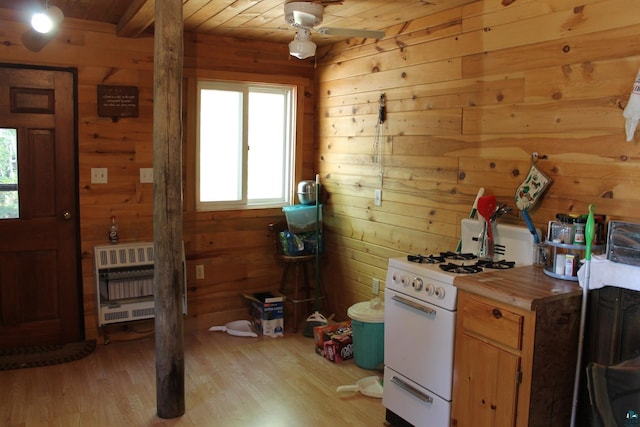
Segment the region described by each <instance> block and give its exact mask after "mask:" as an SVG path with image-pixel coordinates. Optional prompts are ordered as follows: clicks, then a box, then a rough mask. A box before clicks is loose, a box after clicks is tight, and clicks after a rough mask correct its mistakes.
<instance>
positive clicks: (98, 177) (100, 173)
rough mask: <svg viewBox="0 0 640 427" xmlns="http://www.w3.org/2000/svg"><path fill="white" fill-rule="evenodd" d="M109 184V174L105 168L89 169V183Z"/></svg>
mask: <svg viewBox="0 0 640 427" xmlns="http://www.w3.org/2000/svg"><path fill="white" fill-rule="evenodd" d="M108 182H109V173H108V169H107V168H91V183H92V184H106V183H108Z"/></svg>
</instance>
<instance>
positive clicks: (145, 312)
mask: <svg viewBox="0 0 640 427" xmlns="http://www.w3.org/2000/svg"><path fill="white" fill-rule="evenodd" d="M155 314H156V313H155V310H154V308H153V307H151V308H141V309H137V310H133V317H134V318H138V317H145V318H146V317H152V316H153V315H155Z"/></svg>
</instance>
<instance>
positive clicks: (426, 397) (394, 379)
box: [391, 377, 433, 403]
mask: <svg viewBox="0 0 640 427" xmlns="http://www.w3.org/2000/svg"><path fill="white" fill-rule="evenodd" d="M391 382H392V383H394V384H395V385H397V386H398V387H400V388H401V389H403V390H404V391H406V392H407V393H410V394H412V395H414V396H415V397H417V398H418V399H420V400H422V401H423V402H427V403H433V397H431V396H429V395H428V394H425V393H423V392H421V391H420V390H416V389H415V388H414V387H412V386H410V385H409V384H407V383H406V382H404V381H402V380H401V379H400V378H398V377H391Z"/></svg>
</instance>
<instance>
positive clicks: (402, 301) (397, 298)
mask: <svg viewBox="0 0 640 427" xmlns="http://www.w3.org/2000/svg"><path fill="white" fill-rule="evenodd" d="M391 299H392V300H394V301H397V302H399V303H400V304H404V305H408V306H409V307H411V308H415V309H416V310H420V311H422V312H424V313H427V314H436V311H435V310H434V309H432V308H429V307H425V306H424V305H420V304H418V303H416V302H413V301H410V300H408V299H406V298H402V297H401V296H398V295H394V296H392V297H391Z"/></svg>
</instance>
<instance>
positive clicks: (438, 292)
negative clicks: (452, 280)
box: [436, 287, 444, 299]
mask: <svg viewBox="0 0 640 427" xmlns="http://www.w3.org/2000/svg"><path fill="white" fill-rule="evenodd" d="M436 296H437V297H438V298H439V299H443V298H444V288H443V287H438V288H437V289H436Z"/></svg>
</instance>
